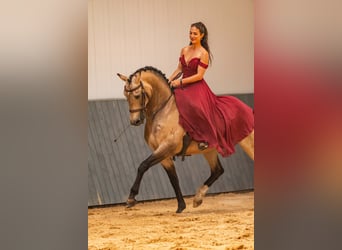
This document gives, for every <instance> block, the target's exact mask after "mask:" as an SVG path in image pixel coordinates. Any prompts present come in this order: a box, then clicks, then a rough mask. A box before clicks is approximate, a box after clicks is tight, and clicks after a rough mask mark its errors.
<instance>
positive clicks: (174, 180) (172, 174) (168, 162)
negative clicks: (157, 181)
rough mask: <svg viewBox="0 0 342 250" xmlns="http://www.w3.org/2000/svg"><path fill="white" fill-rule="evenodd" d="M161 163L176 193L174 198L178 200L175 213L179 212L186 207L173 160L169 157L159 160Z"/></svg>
mask: <svg viewBox="0 0 342 250" xmlns="http://www.w3.org/2000/svg"><path fill="white" fill-rule="evenodd" d="M161 165H162V166H163V167H164V169H165V171H166V173H167V175H168V177H169V179H170V182H171V185H172V187H173V189H174V191H175V194H176V198H177V202H178V208H177V211H176V213H181V212H182V211H183V210H184V209H185V208H186V204H185V201H184V198H183V194H182V191H181V189H180V186H179V180H178V176H177V172H176V168H175V165H174V164H173V161H172V159H171V158H168V159H165V160H163V161H162V162H161Z"/></svg>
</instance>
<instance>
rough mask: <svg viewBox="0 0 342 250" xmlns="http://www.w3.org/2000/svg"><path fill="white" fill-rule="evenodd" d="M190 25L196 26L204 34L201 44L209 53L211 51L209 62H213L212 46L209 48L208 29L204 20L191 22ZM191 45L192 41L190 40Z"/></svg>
mask: <svg viewBox="0 0 342 250" xmlns="http://www.w3.org/2000/svg"><path fill="white" fill-rule="evenodd" d="M190 27H196V28H197V29H198V30H199V31H200V33H201V34H204V36H203V38H202V40H201V45H202V46H203V48H205V49H206V50H207V51H208V53H209V64H211V62H212V59H213V55H212V53H211V52H210V48H209V44H208V30H207V27H205V25H204V23H202V22H197V23H193V24H191V26H190ZM190 45H191V42H190Z"/></svg>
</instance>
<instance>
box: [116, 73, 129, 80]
mask: <svg viewBox="0 0 342 250" xmlns="http://www.w3.org/2000/svg"><path fill="white" fill-rule="evenodd" d="M117 75H118V77H120V79H121V80H122V81H124V82H127V80H128V78H127V76H124V75H121V74H120V73H117Z"/></svg>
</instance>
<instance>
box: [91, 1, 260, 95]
mask: <svg viewBox="0 0 342 250" xmlns="http://www.w3.org/2000/svg"><path fill="white" fill-rule="evenodd" d="M88 11H89V18H88V21H89V25H88V27H89V31H88V36H89V37H88V79H89V81H88V99H89V100H101V99H115V98H124V96H123V82H122V81H121V80H120V79H119V78H118V77H117V76H116V73H122V74H125V75H127V76H128V75H130V74H131V73H133V72H134V71H135V70H137V69H138V68H141V67H144V66H146V65H150V66H154V67H156V68H158V69H160V70H161V71H162V72H164V73H165V74H166V76H167V77H168V76H169V75H170V74H171V73H172V72H173V71H174V70H175V68H176V67H177V64H178V57H179V53H180V50H181V48H182V47H184V46H186V45H188V44H189V38H188V33H189V28H190V24H191V23H194V22H197V21H202V22H204V23H205V25H206V26H207V28H208V31H209V45H210V48H211V50H212V53H213V55H214V60H213V64H212V66H210V67H209V68H208V70H207V72H206V75H205V80H206V81H207V83H208V84H209V85H210V87H211V89H212V90H213V91H214V92H215V93H216V94H238V93H254V5H253V1H252V0H211V1H208V0H172V1H169V0H90V1H89V8H88Z"/></svg>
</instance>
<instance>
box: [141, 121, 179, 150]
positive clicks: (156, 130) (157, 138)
mask: <svg viewBox="0 0 342 250" xmlns="http://www.w3.org/2000/svg"><path fill="white" fill-rule="evenodd" d="M173 131H175V129H174V128H173V127H171V126H168V125H167V124H164V123H157V124H154V125H152V126H151V127H150V129H146V130H145V139H146V141H147V142H148V143H151V144H153V145H157V144H160V143H161V142H162V141H163V140H166V139H167V138H168V137H169V136H170V134H172V133H173Z"/></svg>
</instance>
